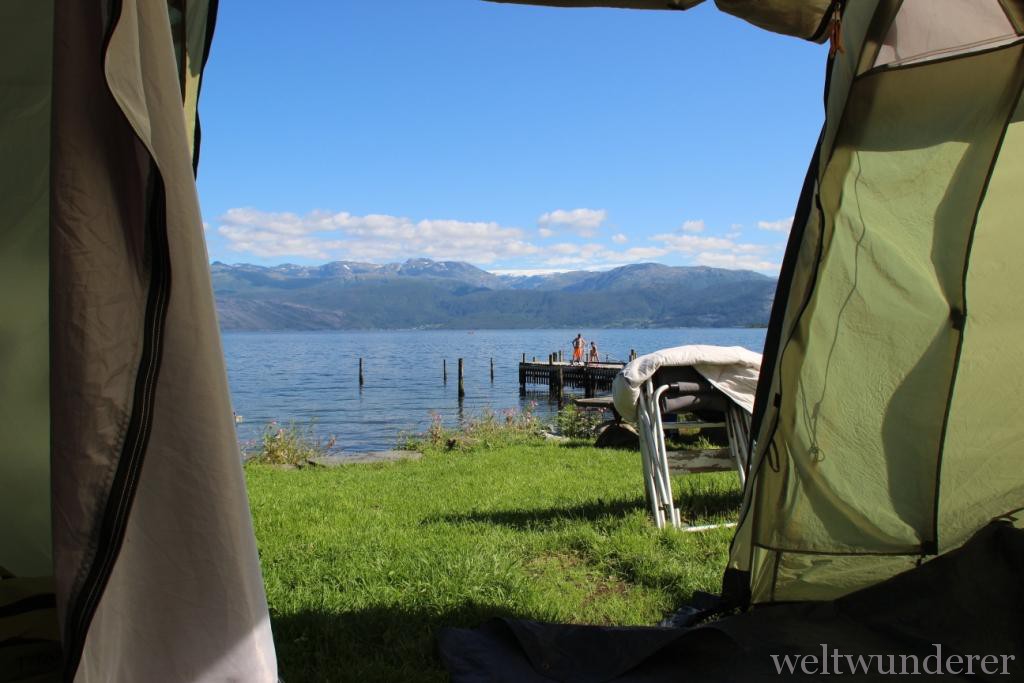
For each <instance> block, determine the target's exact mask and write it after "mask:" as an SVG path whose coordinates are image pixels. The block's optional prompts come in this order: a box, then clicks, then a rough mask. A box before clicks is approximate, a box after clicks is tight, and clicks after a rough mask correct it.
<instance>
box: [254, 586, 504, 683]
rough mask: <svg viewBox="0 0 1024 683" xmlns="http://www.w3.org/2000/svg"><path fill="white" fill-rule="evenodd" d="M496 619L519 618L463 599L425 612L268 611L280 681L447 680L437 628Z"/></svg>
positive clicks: (394, 609) (397, 608) (378, 609)
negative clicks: (448, 607)
mask: <svg viewBox="0 0 1024 683" xmlns="http://www.w3.org/2000/svg"><path fill="white" fill-rule="evenodd" d="M495 617H514V618H521V615H517V614H515V613H514V612H512V611H510V610H508V609H506V608H503V607H500V606H495V605H485V604H477V603H464V604H462V605H459V606H457V607H455V608H450V609H447V610H445V609H439V610H436V611H434V610H430V609H428V608H418V607H406V606H400V605H393V606H381V607H368V608H364V609H359V610H352V611H343V612H335V611H328V610H325V611H322V612H321V611H316V610H304V611H300V612H295V613H288V614H272V615H271V622H272V625H273V629H274V642H275V645H276V648H277V658H278V666H279V668H280V675H281V678H282V680H284V681H287V683H307V682H308V683H324V682H326V681H360V682H363V681H387V682H388V683H390V682H391V681H430V682H433V681H446V680H448V676H447V674H446V673H445V671H444V669H443V668H442V666H441V661H440V659H438V657H437V654H436V650H435V642H436V640H435V639H436V635H437V632H438V630H439V629H441V628H444V627H448V626H453V627H470V628H472V627H476V626H479V625H480V624H482V623H484V622H485V621H488V620H489V619H492V618H495Z"/></svg>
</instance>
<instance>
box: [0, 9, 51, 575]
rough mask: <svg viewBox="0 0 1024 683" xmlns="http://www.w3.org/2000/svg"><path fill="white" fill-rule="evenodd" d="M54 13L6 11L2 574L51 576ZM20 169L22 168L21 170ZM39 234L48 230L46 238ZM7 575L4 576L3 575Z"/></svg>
mask: <svg viewBox="0 0 1024 683" xmlns="http://www.w3.org/2000/svg"><path fill="white" fill-rule="evenodd" d="M52 13H53V11H52V7H48V6H47V3H31V2H14V3H10V2H5V3H2V4H0V36H2V38H3V40H0V186H2V187H3V189H4V193H3V201H2V202H0V291H2V292H4V296H3V297H0V415H3V416H4V420H5V421H6V422H7V424H9V425H17V428H16V429H8V430H6V433H5V435H4V451H3V453H2V454H0V520H18V523H17V524H12V523H6V522H5V523H2V524H0V568H5V569H6V570H7V571H9V572H11V573H14V574H16V575H19V576H40V575H48V574H50V573H51V569H50V567H51V566H52V564H53V560H52V557H51V542H50V504H49V490H50V461H49V451H50V419H49V411H50V405H49V403H50V401H49V387H50V377H49V355H48V353H47V351H48V350H47V344H46V338H47V335H48V331H49V311H48V307H49V303H48V301H49V235H48V233H47V231H46V230H45V225H46V219H47V207H48V204H49V137H50V136H49V126H50V61H51V60H50V52H51V48H52V39H51V36H52V33H53V26H52V23H53V20H52ZM15 162H16V163H15ZM40 226H42V227H43V228H44V229H40ZM0 573H2V572H0Z"/></svg>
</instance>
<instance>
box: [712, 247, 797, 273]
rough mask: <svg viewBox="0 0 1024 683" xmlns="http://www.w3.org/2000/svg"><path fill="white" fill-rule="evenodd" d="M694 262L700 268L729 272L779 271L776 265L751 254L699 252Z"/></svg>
mask: <svg viewBox="0 0 1024 683" xmlns="http://www.w3.org/2000/svg"><path fill="white" fill-rule="evenodd" d="M694 262H695V263H697V264H698V265H701V266H710V267H712V268H729V269H731V270H760V271H767V272H773V273H774V272H778V270H779V264H778V263H775V262H772V261H765V260H763V259H761V258H759V257H757V256H755V255H752V254H737V253H734V252H701V253H700V254H697V256H696V258H695V259H694Z"/></svg>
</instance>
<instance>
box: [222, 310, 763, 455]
mask: <svg viewBox="0 0 1024 683" xmlns="http://www.w3.org/2000/svg"><path fill="white" fill-rule="evenodd" d="M577 332H582V333H583V336H584V338H586V339H587V340H588V341H589V340H594V341H596V342H597V345H598V348H599V350H600V354H601V358H602V359H604V358H605V357H606V356H608V357H611V358H613V359H624V358H627V357H628V355H629V351H630V349H635V350H636V351H637V353H639V354H644V353H648V352H651V351H656V350H657V349H662V348H666V347H670V346H679V345H682V344H716V345H720V346H744V347H746V348H748V349H751V350H753V351H758V352H760V351H761V350H762V347H763V346H764V336H765V331H764V330H763V329H731V328H728V329H722V328H717V329H698V328H684V329H643V330H482V331H475V332H467V331H465V330H460V331H451V330H430V331H421V330H403V331H388V332H334V331H330V332H226V333H224V337H223V341H224V354H225V357H226V359H227V366H228V379H229V381H230V384H231V396H232V401H233V403H234V409H235V412H236V413H237V414H238V415H239V416H241V418H240V419H241V421H240V422H239V424H238V434H239V439H240V440H241V442H242V444H243V447H248V446H249V445H251V442H252V441H253V440H254V439H256V438H257V437H258V436H259V434H260V433H261V432H262V431H263V429H264V428H265V427H266V425H267V424H268V423H269V422H271V421H277V422H278V423H279V424H290V423H294V424H296V425H302V426H310V428H311V429H312V430H313V431H314V433H315V434H316V435H318V436H320V437H322V438H323V439H324V440H327V439H328V438H329V437H331V436H333V437H335V438H336V440H337V446H336V447H337V448H339V449H340V450H341V452H342V453H344V452H346V451H347V452H361V451H374V450H384V449H389V448H393V447H394V446H395V445H396V443H397V442H398V439H399V437H400V436H401V435H402V434H411V433H418V432H422V431H423V430H425V429H426V428H427V427H428V426H429V425H430V421H431V419H432V415H433V414H438V415H440V416H441V419H442V420H443V421H444V423H445V424H448V425H454V424H456V423H457V422H458V421H459V420H461V419H463V418H465V417H468V416H473V415H479V414H480V413H481V411H483V410H484V409H486V408H490V409H492V410H494V411H495V412H501V411H503V410H505V409H508V408H515V409H521V408H523V407H525V406H526V405H527V404H530V403H531V402H535V403H536V407H535V410H536V412H537V413H538V415H540V416H541V417H548V416H550V415H552V414H553V413H554V412H555V411H556V410H557V407H556V406H555V405H554V404H553V403H552V402H551V401H550V400H549V398H548V394H547V389H546V388H542V387H538V388H537V389H536V391H531V392H530V393H528V394H527V396H526V397H525V398H520V396H519V374H518V368H519V361H520V360H521V357H522V354H524V353H525V354H526V355H527V358H532V357H533V356H536V357H537V358H538V359H547V356H548V354H549V353H551V352H552V351H557V350H562V351H563V352H564V353H565V356H566V357H567V358H568V357H569V355H570V347H569V341H570V340H571V339H572V338H573V337H574V336H576V333H577ZM360 357H362V358H363V359H364V377H365V385H364V386H363V387H362V389H360V387H359V379H358V368H359V358H360ZM460 357H461V358H464V359H465V386H466V397H465V399H464V400H463V401H462V402H460V401H459V400H458V385H457V382H456V364H457V361H458V359H459V358H460ZM491 358H493V359H494V382H493V383H492V382H491V380H490V368H489V363H490V359H491ZM443 359H447V361H448V383H447V384H445V383H443V382H442V378H441V364H442V360H443Z"/></svg>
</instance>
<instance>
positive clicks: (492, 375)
mask: <svg viewBox="0 0 1024 683" xmlns="http://www.w3.org/2000/svg"><path fill="white" fill-rule="evenodd" d="M491 384H494V359H493V358H492V359H491Z"/></svg>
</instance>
